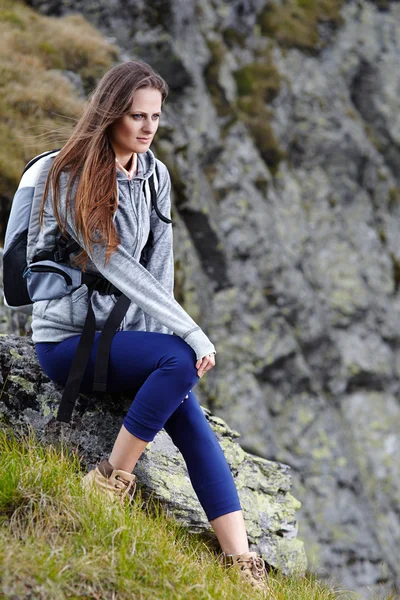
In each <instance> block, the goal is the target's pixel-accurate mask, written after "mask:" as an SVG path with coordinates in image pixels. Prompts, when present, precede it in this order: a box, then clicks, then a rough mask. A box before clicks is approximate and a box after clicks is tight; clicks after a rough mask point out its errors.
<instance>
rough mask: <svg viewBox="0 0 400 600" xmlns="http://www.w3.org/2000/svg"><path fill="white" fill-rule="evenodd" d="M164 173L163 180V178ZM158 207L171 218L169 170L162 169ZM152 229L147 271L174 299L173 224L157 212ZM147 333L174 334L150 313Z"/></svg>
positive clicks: (152, 215) (152, 218)
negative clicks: (162, 218)
mask: <svg viewBox="0 0 400 600" xmlns="http://www.w3.org/2000/svg"><path fill="white" fill-rule="evenodd" d="M161 173H163V178H162V176H161ZM157 206H158V208H159V210H160V212H161V213H162V214H163V215H164V216H165V217H167V218H168V219H170V218H171V178H170V175H169V173H168V170H167V169H166V168H165V167H164V168H163V170H162V171H161V169H160V183H159V188H158V191H157ZM150 227H151V231H152V233H153V245H152V247H151V250H150V251H149V253H148V256H147V262H146V265H145V267H146V269H147V270H148V271H149V273H151V274H152V275H153V277H154V278H155V279H157V281H158V282H159V283H161V285H162V286H163V288H164V289H165V290H166V291H167V292H168V293H169V294H170V295H171V296H172V297H174V251H173V229H172V227H173V226H172V223H165V222H164V221H162V220H161V219H160V218H159V216H158V215H157V213H156V212H155V210H154V209H153V210H152V213H151V216H150ZM144 316H145V322H146V331H155V332H158V333H169V334H173V333H174V332H173V331H172V330H171V329H169V328H168V327H166V326H165V325H163V324H162V323H160V321H159V320H156V319H154V317H152V316H151V315H149V314H148V313H144Z"/></svg>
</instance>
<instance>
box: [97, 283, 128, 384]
mask: <svg viewBox="0 0 400 600" xmlns="http://www.w3.org/2000/svg"><path fill="white" fill-rule="evenodd" d="M130 303H131V301H130V300H129V298H128V297H127V296H125V295H124V294H121V295H120V297H119V298H118V300H117V302H116V304H115V306H114V307H113V309H112V311H111V312H110V314H109V315H108V318H107V321H106V322H105V324H104V327H103V329H102V332H101V334H100V338H99V345H98V348H97V355H96V365H95V371H94V382H93V391H95V392H105V391H106V389H107V372H108V363H109V359H110V351H111V343H112V340H113V337H114V334H115V332H116V330H117V329H118V327H119V325H120V323H121V321H122V319H123V318H124V316H125V315H126V313H127V311H128V308H129V305H130Z"/></svg>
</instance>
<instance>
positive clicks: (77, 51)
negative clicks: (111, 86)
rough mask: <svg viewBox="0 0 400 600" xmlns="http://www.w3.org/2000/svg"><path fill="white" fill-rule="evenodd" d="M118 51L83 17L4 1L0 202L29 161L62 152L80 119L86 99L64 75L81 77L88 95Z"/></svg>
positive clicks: (0, 21) (0, 22)
mask: <svg viewBox="0 0 400 600" xmlns="http://www.w3.org/2000/svg"><path fill="white" fill-rule="evenodd" d="M116 59H117V50H116V48H114V47H113V46H112V45H111V44H109V43H108V42H107V41H106V40H104V39H103V38H102V36H101V35H100V34H99V33H98V32H97V31H96V30H95V29H94V28H93V27H92V26H90V25H89V24H88V23H87V22H86V21H85V19H84V18H83V17H81V16H80V15H73V16H68V17H65V18H61V19H58V18H50V17H44V16H41V15H39V14H37V13H36V12H35V11H33V10H31V9H30V8H29V7H27V6H25V5H24V4H23V3H22V2H18V1H15V0H0V112H1V116H2V118H1V122H0V196H1V197H6V198H7V197H8V198H9V197H11V196H12V195H13V193H14V192H15V189H16V186H17V185H18V182H19V179H20V177H21V173H22V170H23V168H24V166H25V164H26V163H27V161H28V160H29V159H30V158H32V157H33V156H35V155H36V154H38V153H40V152H44V151H46V150H49V149H52V148H54V147H58V146H59V145H60V144H62V143H63V142H64V141H65V139H66V138H67V136H68V135H69V133H70V131H71V128H72V125H73V123H74V122H75V121H76V119H77V118H78V117H79V116H80V114H81V110H82V105H83V99H82V98H80V97H79V95H78V92H77V90H76V89H75V88H74V86H73V84H72V83H71V82H70V81H69V80H68V79H67V78H66V77H65V76H63V74H62V71H71V72H73V73H75V74H78V75H80V76H81V80H82V84H83V88H84V92H85V93H88V92H89V91H90V90H91V89H92V88H93V87H94V85H95V83H96V81H97V79H98V78H100V77H101V76H102V75H103V73H104V72H105V71H107V70H108V69H109V68H110V67H111V66H112V64H113V61H115V60H116Z"/></svg>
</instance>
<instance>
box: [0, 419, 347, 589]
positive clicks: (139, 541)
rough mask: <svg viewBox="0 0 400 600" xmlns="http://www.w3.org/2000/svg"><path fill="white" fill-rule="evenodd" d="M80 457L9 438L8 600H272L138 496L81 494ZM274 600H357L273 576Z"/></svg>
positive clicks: (1, 503)
mask: <svg viewBox="0 0 400 600" xmlns="http://www.w3.org/2000/svg"><path fill="white" fill-rule="evenodd" d="M82 474H83V469H82V465H81V460H80V458H79V456H78V453H77V452H76V451H72V450H70V449H68V448H67V447H66V446H65V445H64V444H63V443H60V444H59V446H58V447H56V446H54V445H47V446H46V445H43V444H42V443H40V442H39V441H38V440H37V438H36V435H35V434H34V432H33V431H32V430H29V431H28V433H25V434H20V433H19V434H17V433H14V432H13V431H11V430H10V429H9V428H8V427H7V426H2V428H1V429H0V597H1V598H2V599H7V598H9V599H11V598H18V599H23V598H35V600H42V599H43V600H44V599H46V600H47V599H48V600H54V599H55V598H57V600H64V599H67V598H68V599H78V598H79V599H82V600H83V599H85V600H88V599H98V600H100V599H101V600H108V599H110V600H112V599H118V600H124V599H125V598H126V599H128V598H129V599H131V598H135V599H140V600H142V599H149V600H150V599H152V600H154V599H163V600H164V599H172V598H173V599H186V598H187V599H189V598H190V599H191V600H192V599H193V600H196V599H204V600H205V599H210V598H215V599H218V600H222V599H224V598H226V599H229V600H232V599H233V600H234V599H240V600H248V599H249V598H255V599H256V598H259V597H260V598H261V597H264V596H263V595H262V594H260V593H255V592H253V590H252V588H249V587H248V586H247V585H243V584H241V583H240V581H239V579H238V575H237V574H236V573H235V572H231V571H229V572H228V571H225V570H224V569H223V568H222V567H221V566H219V564H218V562H217V560H216V554H215V551H213V550H212V546H211V543H207V542H205V541H202V540H201V538H199V537H197V536H195V535H193V534H190V533H189V532H188V530H187V529H185V528H184V527H183V526H181V525H179V524H178V523H176V522H175V521H174V520H173V519H172V518H171V517H168V516H167V515H166V514H165V513H164V512H163V510H162V509H161V508H160V506H159V505H158V504H157V503H156V502H154V501H151V500H147V501H144V500H143V497H142V496H141V494H140V492H139V493H137V495H136V499H135V502H134V504H133V505H132V506H125V507H122V506H120V505H118V504H116V505H114V504H113V505H110V504H109V503H108V502H106V501H104V500H102V499H99V497H98V496H97V495H96V494H93V493H89V492H84V491H83V490H82V489H81V486H80V480H81V477H82ZM270 581H271V585H272V587H273V594H272V595H270V596H268V597H269V598H271V599H272V600H336V599H338V598H352V597H353V596H352V595H350V594H349V593H344V592H339V591H338V590H336V591H335V590H334V588H333V587H332V586H331V587H329V586H328V584H327V583H322V582H320V581H318V580H317V579H316V577H315V575H309V574H308V575H306V576H305V577H296V576H291V577H286V576H284V575H282V574H281V573H271V574H270Z"/></svg>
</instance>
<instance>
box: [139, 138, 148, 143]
mask: <svg viewBox="0 0 400 600" xmlns="http://www.w3.org/2000/svg"><path fill="white" fill-rule="evenodd" d="M136 139H137V140H139V142H149V141H150V138H136Z"/></svg>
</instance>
